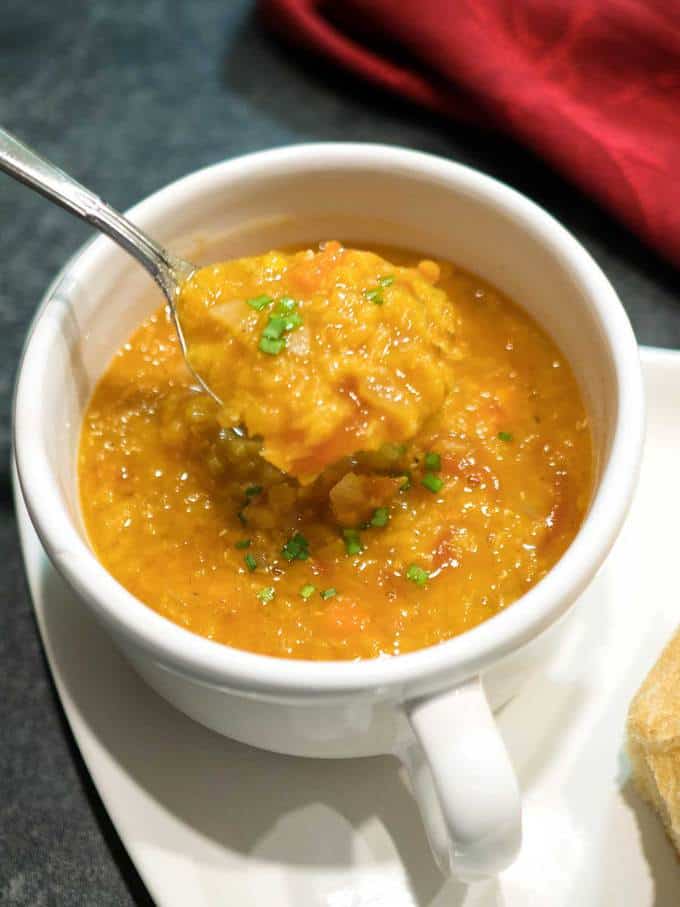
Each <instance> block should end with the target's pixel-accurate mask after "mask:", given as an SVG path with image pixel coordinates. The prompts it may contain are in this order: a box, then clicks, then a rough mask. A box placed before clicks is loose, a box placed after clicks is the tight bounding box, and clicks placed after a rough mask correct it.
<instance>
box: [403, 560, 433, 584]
mask: <svg viewBox="0 0 680 907" xmlns="http://www.w3.org/2000/svg"><path fill="white" fill-rule="evenodd" d="M429 578H430V574H429V573H428V572H427V570H424V569H423V568H422V567H419V566H418V565H417V564H411V566H410V567H409V568H408V569H407V571H406V579H409V580H411V582H412V583H415V584H416V586H424V585H426V584H427V581H428V580H429Z"/></svg>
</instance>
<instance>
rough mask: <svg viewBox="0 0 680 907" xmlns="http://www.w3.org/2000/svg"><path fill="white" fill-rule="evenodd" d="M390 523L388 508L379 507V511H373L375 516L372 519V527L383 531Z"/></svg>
mask: <svg viewBox="0 0 680 907" xmlns="http://www.w3.org/2000/svg"><path fill="white" fill-rule="evenodd" d="M389 521H390V512H389V510H388V509H387V507H378V508H377V510H374V511H373V516H372V517H371V522H370V525H371V526H375V527H376V528H378V529H382V527H383V526H387V524H388V523H389Z"/></svg>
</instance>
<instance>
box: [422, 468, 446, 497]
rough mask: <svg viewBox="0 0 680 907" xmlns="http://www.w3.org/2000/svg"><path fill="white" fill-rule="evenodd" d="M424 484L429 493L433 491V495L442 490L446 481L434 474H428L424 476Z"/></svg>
mask: <svg viewBox="0 0 680 907" xmlns="http://www.w3.org/2000/svg"><path fill="white" fill-rule="evenodd" d="M422 484H423V485H424V486H425V488H427V490H428V491H431V492H432V494H437V492H438V491H441V490H442V487H443V486H444V480H443V479H440V478H439V476H436V475H435V474H434V473H433V472H426V473H425V475H424V476H423V480H422Z"/></svg>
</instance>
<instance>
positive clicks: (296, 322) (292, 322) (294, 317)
mask: <svg viewBox="0 0 680 907" xmlns="http://www.w3.org/2000/svg"><path fill="white" fill-rule="evenodd" d="M283 319H284V321H285V323H286V326H285V330H286V332H288V331H294V330H295V328H299V327H300V325H301V324H302V315H301V314H300V313H299V312H291V313H290V315H284V316H283Z"/></svg>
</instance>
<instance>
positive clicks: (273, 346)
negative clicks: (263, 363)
mask: <svg viewBox="0 0 680 907" xmlns="http://www.w3.org/2000/svg"><path fill="white" fill-rule="evenodd" d="M285 345H286V341H285V340H270V339H269V337H260V342H259V343H258V345H257V346H258V349H259V350H260V351H261V352H262V353H267V355H269V356H278V355H279V353H280V352H281V350H282V349H283V348H284V346H285Z"/></svg>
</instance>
